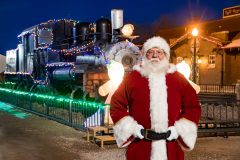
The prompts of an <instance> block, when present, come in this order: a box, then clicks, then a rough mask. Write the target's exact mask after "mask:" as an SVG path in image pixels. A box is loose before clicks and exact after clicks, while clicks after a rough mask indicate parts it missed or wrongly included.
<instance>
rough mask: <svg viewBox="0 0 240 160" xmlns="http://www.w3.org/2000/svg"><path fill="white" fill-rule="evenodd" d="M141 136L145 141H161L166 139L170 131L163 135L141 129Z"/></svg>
mask: <svg viewBox="0 0 240 160" xmlns="http://www.w3.org/2000/svg"><path fill="white" fill-rule="evenodd" d="M141 134H142V135H143V136H144V138H145V139H146V140H151V141H152V140H161V139H167V138H168V137H169V136H170V134H171V131H167V132H163V133H157V132H155V131H153V130H150V129H141Z"/></svg>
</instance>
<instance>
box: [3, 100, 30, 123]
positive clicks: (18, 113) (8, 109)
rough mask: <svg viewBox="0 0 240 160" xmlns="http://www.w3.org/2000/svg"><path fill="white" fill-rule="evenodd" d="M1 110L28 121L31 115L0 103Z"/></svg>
mask: <svg viewBox="0 0 240 160" xmlns="http://www.w3.org/2000/svg"><path fill="white" fill-rule="evenodd" d="M0 110H2V111H4V112H7V113H9V114H11V115H13V116H15V117H17V118H20V119H26V118H27V117H28V116H29V114H27V113H24V112H21V111H18V110H15V109H13V107H12V106H10V105H7V104H5V103H2V102H0Z"/></svg>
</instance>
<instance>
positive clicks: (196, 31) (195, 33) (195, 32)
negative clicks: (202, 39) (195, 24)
mask: <svg viewBox="0 0 240 160" xmlns="http://www.w3.org/2000/svg"><path fill="white" fill-rule="evenodd" d="M192 35H193V36H194V37H196V36H198V30H197V28H194V29H193V30H192Z"/></svg>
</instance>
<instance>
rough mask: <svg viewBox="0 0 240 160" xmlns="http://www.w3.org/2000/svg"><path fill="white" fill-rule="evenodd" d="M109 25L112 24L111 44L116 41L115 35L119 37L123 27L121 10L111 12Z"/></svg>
mask: <svg viewBox="0 0 240 160" xmlns="http://www.w3.org/2000/svg"><path fill="white" fill-rule="evenodd" d="M111 23H112V42H115V41H116V38H117V37H116V35H120V28H121V27H122V26H123V10H122V9H112V10H111Z"/></svg>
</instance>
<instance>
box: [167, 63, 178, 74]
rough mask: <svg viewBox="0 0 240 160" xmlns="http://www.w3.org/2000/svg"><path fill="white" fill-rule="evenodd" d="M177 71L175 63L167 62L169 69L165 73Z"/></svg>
mask: <svg viewBox="0 0 240 160" xmlns="http://www.w3.org/2000/svg"><path fill="white" fill-rule="evenodd" d="M176 71H177V67H176V65H175V64H169V69H168V71H167V73H174V72H176Z"/></svg>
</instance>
